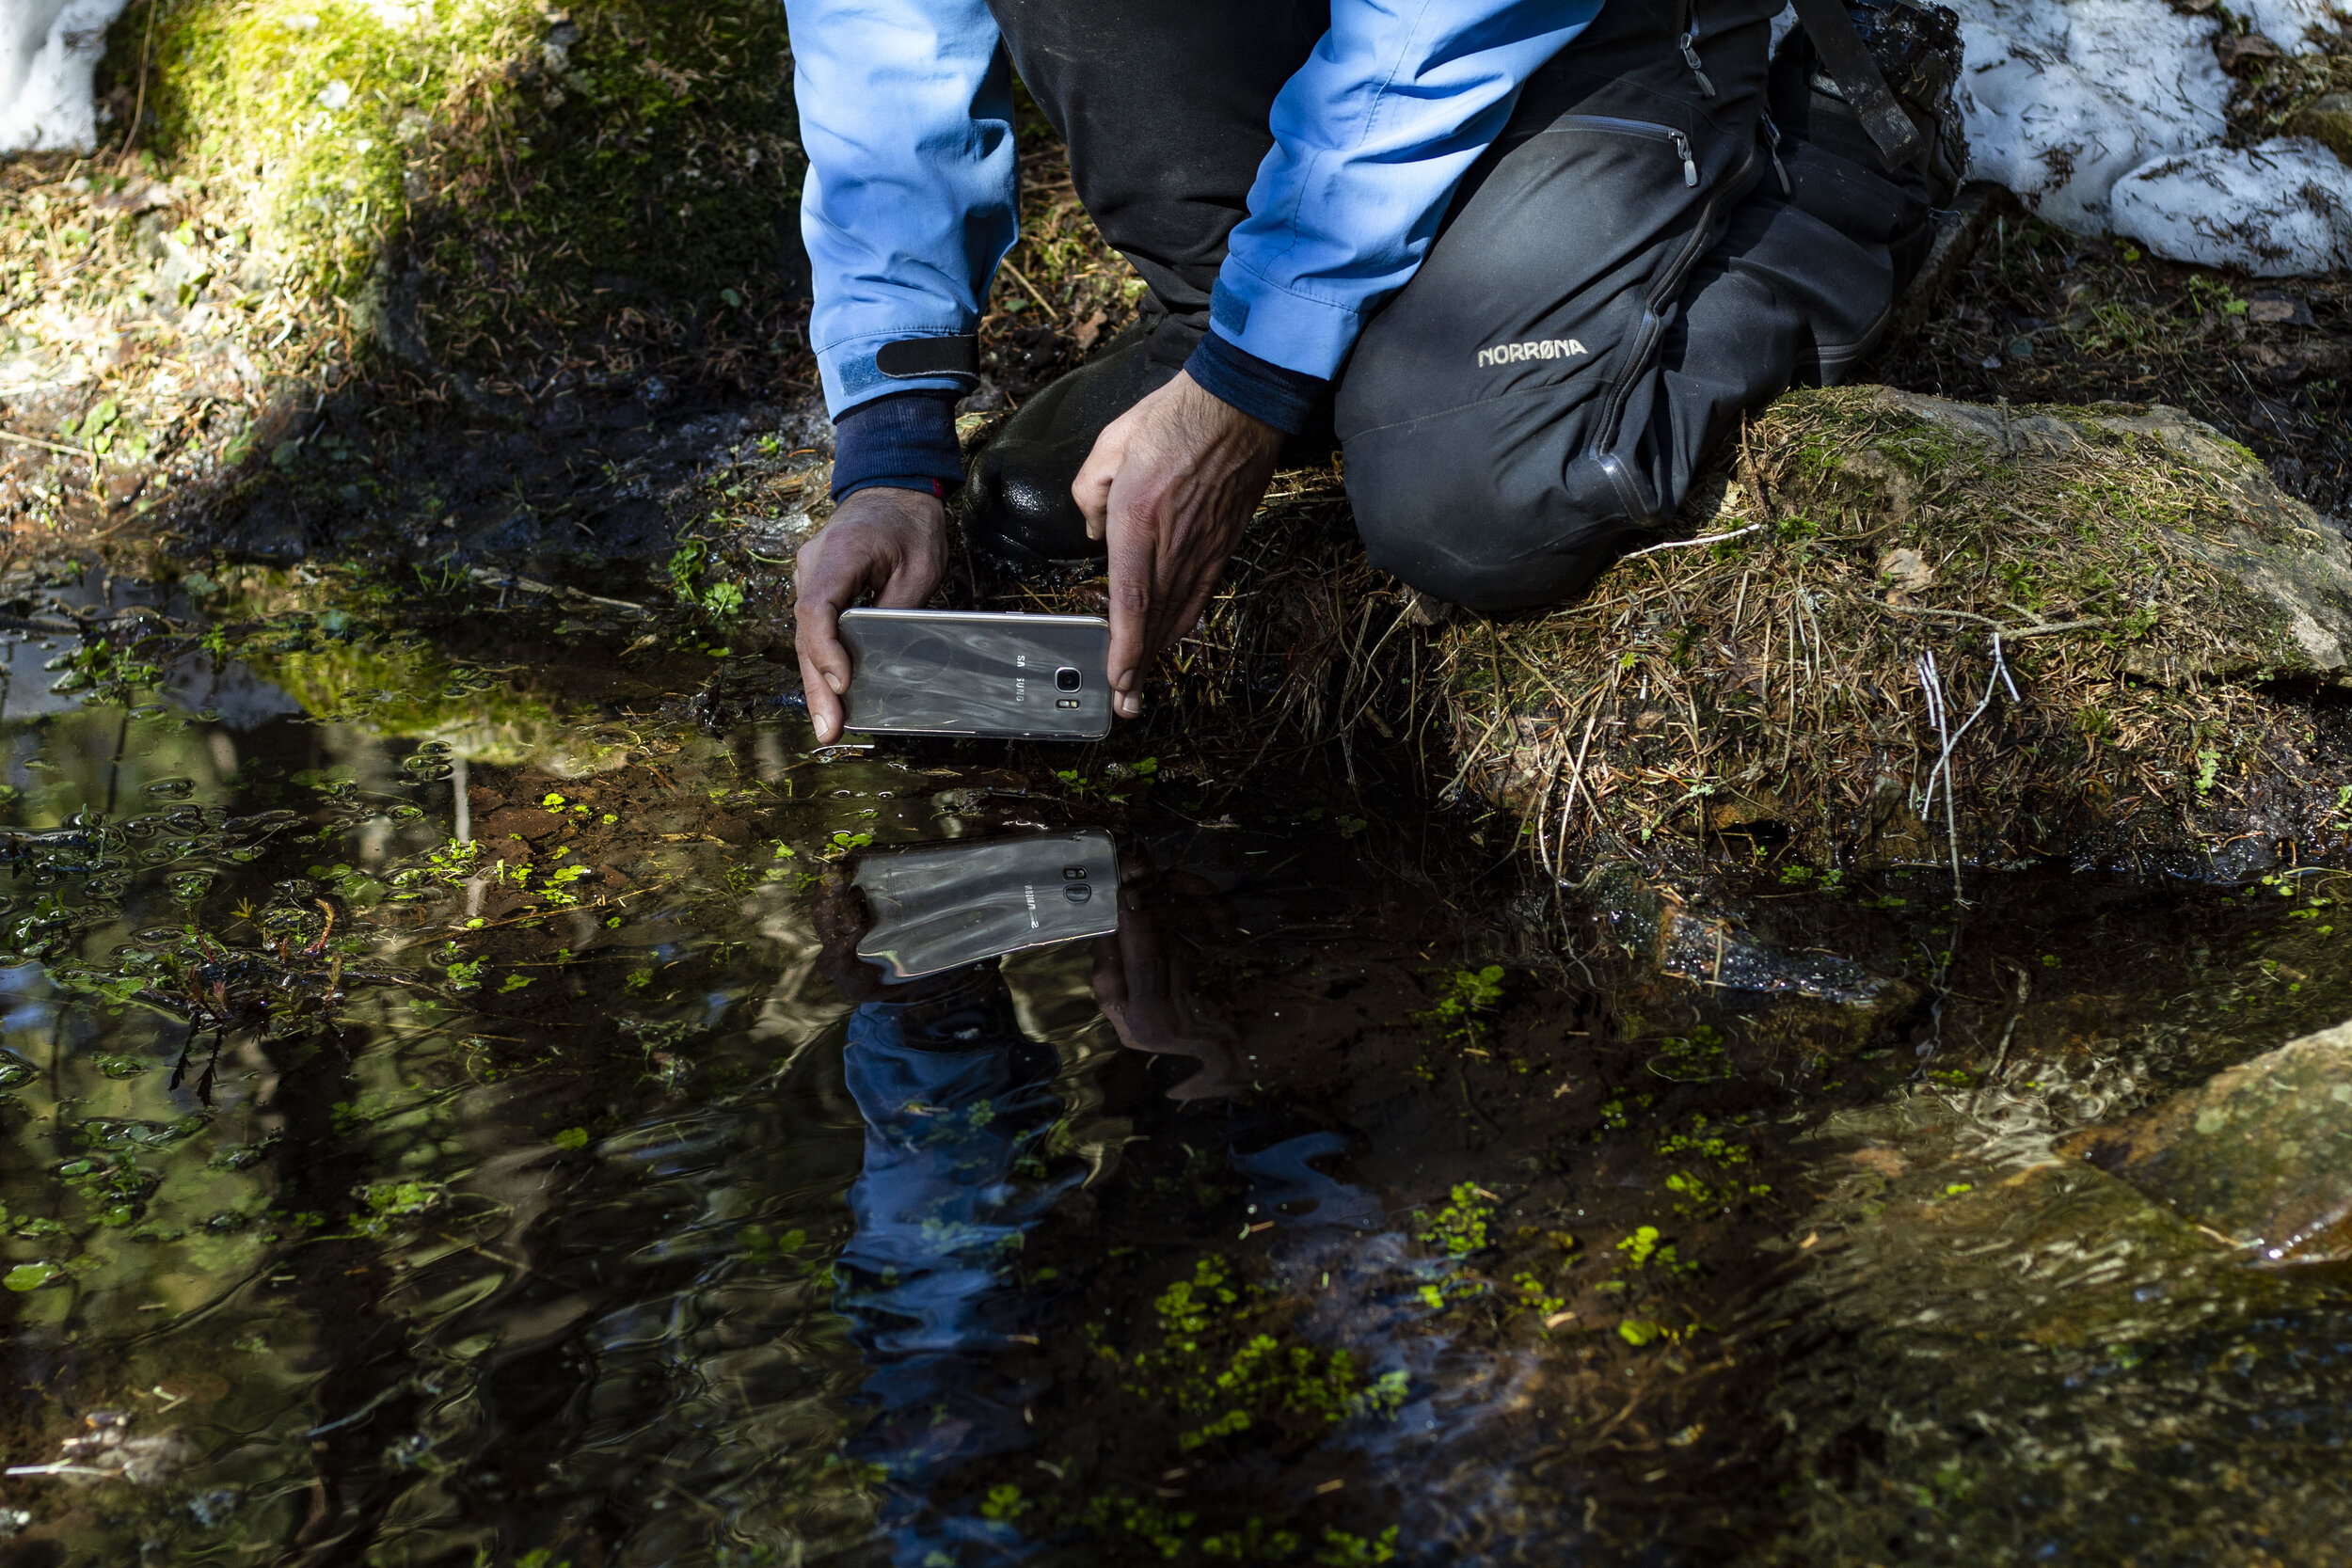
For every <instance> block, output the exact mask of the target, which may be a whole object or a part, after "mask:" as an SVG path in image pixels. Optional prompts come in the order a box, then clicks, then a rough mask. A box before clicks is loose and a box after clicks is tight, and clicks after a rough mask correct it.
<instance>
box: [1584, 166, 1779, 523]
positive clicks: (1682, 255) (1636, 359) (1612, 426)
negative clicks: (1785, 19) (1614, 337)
mask: <svg viewBox="0 0 2352 1568" xmlns="http://www.w3.org/2000/svg"><path fill="white" fill-rule="evenodd" d="M1621 123H1633V124H1639V123H1640V122H1639V121H1630V122H1621ZM1645 128H1646V129H1648V130H1650V131H1652V132H1653V133H1654V132H1657V131H1661V130H1665V129H1666V127H1663V126H1649V127H1645ZM1669 134H1670V135H1673V136H1674V138H1675V140H1676V141H1677V142H1678V143H1680V144H1681V147H1682V149H1683V150H1684V156H1685V157H1686V158H1687V157H1688V156H1689V152H1688V149H1689V146H1690V141H1689V138H1687V137H1685V136H1684V135H1682V134H1681V133H1680V132H1678V131H1677V132H1670V133H1669ZM1685 168H1686V170H1689V171H1690V172H1691V174H1692V178H1691V179H1690V181H1689V182H1690V183H1692V184H1696V183H1697V179H1696V178H1695V173H1696V171H1695V169H1694V168H1692V166H1690V165H1688V164H1686V165H1685ZM1755 170H1756V150H1755V149H1754V148H1753V147H1751V148H1750V149H1749V150H1748V153H1747V156H1746V157H1744V158H1742V159H1741V160H1740V164H1739V166H1737V167H1736V168H1733V169H1732V170H1730V172H1729V174H1728V175H1727V177H1726V178H1725V179H1724V182H1723V183H1721V184H1720V185H1718V186H1717V187H1716V188H1715V189H1714V191H1712V192H1711V193H1709V195H1708V198H1707V199H1706V203H1705V205H1704V206H1703V207H1702V208H1701V209H1700V212H1699V216H1698V221H1697V223H1696V224H1694V225H1692V230H1691V235H1690V237H1689V238H1688V239H1686V240H1685V241H1684V242H1683V243H1682V246H1681V248H1680V249H1679V250H1678V251H1677V253H1676V254H1675V255H1674V256H1673V257H1672V258H1670V259H1669V260H1668V261H1667V262H1666V264H1665V265H1664V266H1663V267H1661V269H1660V270H1659V273H1658V275H1657V276H1656V277H1653V278H1651V280H1650V285H1649V288H1648V289H1647V290H1646V291H1645V293H1644V295H1643V299H1642V321H1641V325H1639V326H1638V327H1637V328H1635V330H1634V334H1633V341H1631V342H1630V343H1629V344H1627V345H1626V346H1625V348H1624V349H1623V351H1622V352H1623V354H1624V357H1623V358H1622V359H1621V360H1619V361H1618V365H1617V368H1616V370H1615V372H1614V373H1613V374H1612V375H1611V377H1610V384H1609V388H1608V390H1607V391H1606V392H1604V393H1603V394H1602V398H1601V413H1600V419H1599V420H1598V421H1597V423H1596V424H1595V425H1594V427H1593V436H1592V438H1591V440H1590V441H1589V442H1587V443H1586V446H1585V451H1586V454H1587V455H1589V456H1592V457H1596V458H1598V459H1600V460H1602V462H1603V463H1604V465H1607V464H1611V463H1613V462H1614V461H1615V459H1614V454H1613V451H1612V450H1611V449H1613V447H1614V446H1615V445H1616V441H1617V424H1618V421H1619V420H1622V419H1623V418H1624V417H1625V403H1626V399H1627V397H1629V395H1630V394H1631V392H1632V390H1633V382H1634V380H1635V378H1636V377H1638V376H1639V375H1640V374H1641V373H1642V371H1643V370H1644V369H1645V367H1646V366H1647V365H1648V363H1649V359H1650V356H1651V355H1652V354H1653V353H1654V352H1655V351H1656V349H1657V346H1658V343H1659V341H1660V340H1661V338H1662V337H1663V335H1664V327H1665V322H1664V320H1663V317H1662V316H1661V311H1662V310H1663V309H1664V308H1665V304H1666V302H1667V301H1668V300H1670V299H1672V298H1673V297H1674V296H1675V295H1676V294H1677V293H1680V292H1681V289H1682V280H1683V278H1684V277H1686V276H1687V275H1688V274H1689V273H1690V270H1691V267H1692V264H1693V263H1694V262H1696V261H1698V259H1699V258H1700V257H1701V256H1703V255H1705V254H1706V253H1707V251H1708V249H1709V248H1710V247H1712V246H1713V245H1714V243H1715V241H1716V240H1717V239H1719V238H1720V237H1721V233H1720V225H1721V221H1722V218H1721V214H1722V213H1723V211H1724V209H1725V208H1726V207H1728V206H1729V205H1730V204H1731V203H1732V202H1735V201H1737V200H1739V199H1740V198H1743V197H1745V196H1746V195H1747V193H1748V191H1749V190H1750V189H1752V188H1753V187H1754V184H1755V181H1754V179H1753V178H1752V175H1753V172H1754V171H1755ZM1636 499H1637V498H1635V497H1632V496H1628V497H1627V501H1628V504H1629V505H1631V504H1632V503H1633V502H1634V501H1635V500H1636ZM1634 510H1635V511H1640V510H1641V508H1640V507H1639V506H1634Z"/></svg>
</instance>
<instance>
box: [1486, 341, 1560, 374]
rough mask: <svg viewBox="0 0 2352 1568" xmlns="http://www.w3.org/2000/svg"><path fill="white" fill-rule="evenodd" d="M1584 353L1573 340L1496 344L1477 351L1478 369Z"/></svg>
mask: <svg viewBox="0 0 2352 1568" xmlns="http://www.w3.org/2000/svg"><path fill="white" fill-rule="evenodd" d="M1584 352H1585V349H1584V345H1583V344H1582V343H1580V342H1578V341H1576V340H1575V339H1574V338H1538V339H1537V340H1536V341H1534V342H1532V343H1497V344H1496V345H1495V346H1494V347H1492V348H1482V349H1480V350H1479V351H1478V368H1479V369H1480V370H1482V371H1483V370H1485V369H1486V367H1487V366H1489V365H1516V364H1518V362H1519V361H1520V360H1522V359H1573V358H1575V357H1576V356H1578V355H1580V354H1582V353H1584Z"/></svg>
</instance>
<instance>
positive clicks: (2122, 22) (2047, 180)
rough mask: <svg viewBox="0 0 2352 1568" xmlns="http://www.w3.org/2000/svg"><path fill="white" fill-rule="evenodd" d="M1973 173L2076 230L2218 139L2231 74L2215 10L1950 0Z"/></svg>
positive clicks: (2099, 0) (2150, 0)
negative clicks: (2219, 51)
mask: <svg viewBox="0 0 2352 1568" xmlns="http://www.w3.org/2000/svg"><path fill="white" fill-rule="evenodd" d="M1955 9H1957V10H1958V11H1959V12H1960V16H1961V23H1960V32H1961V40H1962V42H1963V46H1964V47H1965V49H1966V61H1967V63H1966V65H1965V66H1964V67H1963V69H1962V71H1961V85H1960V95H1959V96H1960V109H1961V113H1962V115H1963V117H1964V119H1965V120H1966V122H1967V129H1968V161H1969V172H1970V173H1971V174H1973V175H1974V176H1975V177H1976V178H1978V179H1979V180H1991V181H1994V182H1997V183H1999V184H2003V185H2007V186H2008V187H2009V188H2010V190H2012V191H2015V192H2016V193H2017V195H2018V196H2019V197H2020V198H2022V199H2023V200H2024V201H2025V203H2026V206H2027V207H2029V208H2031V209H2032V210H2033V211H2035V212H2037V213H2039V214H2041V215H2042V216H2043V217H2045V218H2047V219H2049V220H2050V221H2051V222H2052V223H2056V224H2058V225H2059V226H2060V227H2062V228H2066V229H2072V230H2075V231H2077V232H2078V233H2089V234H2096V233H2099V232H2102V231H2103V230H2106V227H2107V192H2108V190H2109V189H2110V188H2112V187H2113V185H2114V184H2115V182H2117V181H2118V180H2120V179H2122V177H2123V176H2124V175H2126V174H2128V173H2130V172H2131V171H2132V170H2133V169H2136V168H2138V167H2140V166H2142V165H2144V164H2146V163H2148V162H2149V161H2150V160H2151V159H2153V158H2156V157H2158V156H2161V155H2164V154H2168V153H2178V152H2186V151H2190V150H2194V149H2196V148H2200V147H2209V146H2211V145H2213V144H2214V143H2216V142H2217V141H2219V140H2220V139H2221V136H2222V133H2223V132H2224V131H2225V130H2226V129H2228V125H2227V122H2226V121H2225V120H2224V119H2223V117H2222V111H2223V109H2224V108H2225V107H2226V106H2227V105H2228V103H2229V102H2230V79H2229V78H2228V77H2227V76H2224V75H2223V74H2222V73H2221V67H2220V66H2219V64H2217V62H2216V61H2215V59H2214V53H2213V44H2214V39H2215V37H2216V36H2217V34H2218V33H2219V31H2220V25H2219V24H2217V23H2216V22H2215V21H2214V20H2213V19H2212V18H2211V17H2203V16H2183V15H2181V14H2179V13H2178V12H2176V11H2174V10H2173V9H2172V8H2170V7H2169V6H2167V5H2165V4H2164V3H2163V0H2074V3H2073V4H2062V3H2053V0H1958V4H1957V5H1956V6H1955Z"/></svg>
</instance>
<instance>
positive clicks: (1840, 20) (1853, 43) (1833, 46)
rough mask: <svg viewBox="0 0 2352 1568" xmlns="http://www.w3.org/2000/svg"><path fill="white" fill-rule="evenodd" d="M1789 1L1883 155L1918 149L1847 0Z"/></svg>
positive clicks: (1895, 158)
mask: <svg viewBox="0 0 2352 1568" xmlns="http://www.w3.org/2000/svg"><path fill="white" fill-rule="evenodd" d="M1790 3H1791V4H1793V5H1794V6H1795V7H1796V9H1797V20H1798V21H1800V22H1802V23H1804V31H1805V36H1806V37H1807V38H1809V39H1811V40H1813V48H1814V51H1815V53H1817V54H1819V55H1820V57H1821V65H1822V68H1823V69H1824V70H1826V71H1828V72H1829V73H1830V77H1831V79H1832V80H1834V81H1836V84H1837V87H1838V90H1839V91H1840V92H1842V93H1844V94H1845V95H1846V104H1847V107H1849V108H1851V109H1852V110H1853V112H1854V114H1855V116H1856V117H1857V118H1858V119H1860V120H1861V121H1862V128H1863V130H1865V131H1867V132H1868V133H1869V135H1870V139H1871V140H1872V141H1874V142H1876V143H1878V149H1879V151H1880V152H1881V153H1883V155H1884V156H1885V158H1886V161H1887V162H1888V163H1890V164H1899V163H1902V162H1904V161H1906V160H1907V159H1909V158H1912V157H1913V156H1915V155H1916V154H1917V153H1918V152H1919V151H1920V150H1921V148H1920V141H1919V128H1918V127H1917V126H1916V125H1914V124H1913V123H1912V122H1911V117H1910V116H1909V115H1907V114H1905V113H1903V108H1902V105H1901V104H1899V103H1896V102H1895V95H1894V94H1893V93H1892V92H1890V91H1888V90H1887V87H1886V78H1885V77H1884V76H1883V74H1881V73H1880V71H1879V67H1878V62H1877V61H1876V60H1873V59H1872V58H1870V51H1869V49H1868V48H1867V46H1866V45H1865V44H1864V43H1863V41H1862V35H1861V33H1859V32H1857V31H1856V30H1855V28H1854V24H1853V18H1852V17H1851V16H1849V15H1847V14H1846V7H1845V0H1790Z"/></svg>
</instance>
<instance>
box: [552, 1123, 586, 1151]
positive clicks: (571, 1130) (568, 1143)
mask: <svg viewBox="0 0 2352 1568" xmlns="http://www.w3.org/2000/svg"><path fill="white" fill-rule="evenodd" d="M555 1147H556V1148H561V1149H564V1150H565V1151H567V1152H568V1151H571V1150H574V1149H581V1148H587V1147H588V1129H586V1128H585V1127H566V1128H565V1129H564V1131H563V1132H558V1133H557V1134H556V1135H555Z"/></svg>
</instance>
